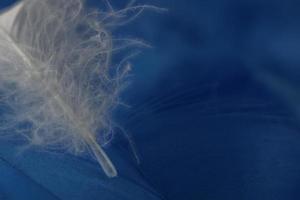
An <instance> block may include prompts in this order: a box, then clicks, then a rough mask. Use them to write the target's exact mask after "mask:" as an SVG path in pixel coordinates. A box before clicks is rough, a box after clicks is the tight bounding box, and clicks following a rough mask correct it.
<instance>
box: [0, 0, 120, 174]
mask: <svg viewBox="0 0 300 200" xmlns="http://www.w3.org/2000/svg"><path fill="white" fill-rule="evenodd" d="M103 18H104V17H103V16H102V18H101V15H100V14H99V13H98V14H96V12H92V13H85V11H84V9H83V3H82V1H81V0H63V1H62V0H24V1H22V2H21V3H19V4H17V5H16V6H15V7H14V8H12V9H11V10H9V11H8V12H5V13H3V14H2V15H1V17H0V98H1V99H0V101H1V103H3V104H4V105H5V106H6V107H8V108H9V109H10V111H9V112H7V113H6V117H5V123H2V126H5V127H6V128H7V129H9V127H13V132H14V133H16V134H18V135H17V136H22V137H24V138H26V139H27V140H28V141H29V143H30V144H31V145H39V146H43V147H46V148H50V149H51V148H63V149H67V150H69V151H70V152H72V153H75V154H80V153H82V152H85V151H86V150H89V151H92V153H93V154H94V156H95V158H96V159H97V161H98V162H99V164H100V165H101V166H102V168H103V170H104V172H105V173H106V174H107V176H109V177H114V176H116V175H117V171H116V169H115V166H114V165H113V164H112V162H111V160H110V159H109V157H108V156H107V154H106V153H105V152H104V151H103V149H102V148H101V145H100V144H99V143H105V142H107V140H109V137H108V136H109V135H110V134H111V129H112V127H111V122H110V118H111V117H110V113H111V110H112V109H113V108H114V106H115V105H116V104H117V97H118V92H119V90H120V87H121V84H120V80H121V79H122V76H124V74H126V71H125V70H126V69H125V68H124V70H123V71H120V69H118V70H117V69H115V68H113V67H112V65H111V64H110V57H111V53H112V51H113V46H112V39H111V35H110V33H109V32H108V31H107V30H106V29H105V28H104V25H103V24H102V23H100V22H101V21H104V20H101V19H103ZM99 136H100V137H99ZM97 138H100V141H97Z"/></svg>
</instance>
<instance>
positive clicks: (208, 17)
mask: <svg viewBox="0 0 300 200" xmlns="http://www.w3.org/2000/svg"><path fill="white" fill-rule="evenodd" d="M6 2H7V3H6ZM88 2H89V3H90V4H91V5H93V6H97V5H98V2H99V1H88ZM111 2H112V4H113V5H116V6H117V7H121V6H122V5H124V2H123V1H117V0H112V1H111ZM145 2H146V3H148V4H154V5H158V6H160V7H165V8H168V12H164V13H160V14H159V13H156V12H152V11H149V12H145V13H144V14H143V15H142V16H141V17H140V18H138V19H137V20H136V21H135V22H133V23H130V24H128V25H127V26H126V27H121V28H120V29H119V30H118V31H117V32H116V34H117V36H120V37H122V36H134V37H136V38H142V39H143V40H145V41H147V42H148V43H150V44H151V45H152V46H153V48H151V49H145V50H143V51H142V53H141V54H140V55H139V56H137V57H136V58H134V59H133V60H132V63H133V64H134V68H133V71H132V76H131V77H130V85H129V86H128V88H127V89H126V90H125V91H124V92H123V100H124V102H126V103H127V104H129V105H130V106H131V107H130V108H121V109H120V110H118V112H117V113H116V119H117V120H118V122H119V124H121V125H122V127H123V128H124V129H125V130H126V131H127V132H128V133H130V134H131V135H132V137H133V139H134V141H135V143H136V146H137V149H138V153H139V157H140V159H141V165H140V166H138V167H136V170H137V171H139V173H141V174H142V175H141V176H142V177H143V179H144V180H146V181H147V182H148V183H149V184H150V185H151V186H152V187H153V188H154V189H155V190H156V191H157V192H158V193H160V194H161V195H162V196H163V198H165V199H172V200H177V199H178V200H182V199H186V200H199V199H207V200H217V199H218V200H225V199H226V200H227V199H228V200H232V199H238V200H240V199H242V200H248V199H249V200H253V199H255V200H262V199H264V200H297V199H299V198H300V134H299V120H300V119H299V116H300V115H299V112H300V111H299V102H300V96H299V95H298V93H299V92H298V91H300V88H299V86H300V78H299V77H300V76H299V75H300V69H299V67H300V65H299V64H300V56H299V54H300V51H299V50H300V49H299V48H300V37H299V35H300V34H299V33H300V14H299V8H300V5H299V4H300V2H299V1H294V0H285V1H283V0H272V1H271V0H265V1H262V0H243V1H241V0H189V1H180V0H151V1H150V0H149V1H139V2H138V3H141V4H142V3H145ZM8 3H9V1H1V6H4V5H6V4H8ZM115 143H116V145H121V146H122V145H123V146H126V141H125V140H124V141H123V140H122V139H119V140H118V141H116V142H115ZM128 157H129V160H130V156H128ZM0 161H1V160H0ZM0 164H1V162H0ZM0 166H2V165H0ZM3 166H4V165H3ZM4 167H5V166H4ZM0 173H1V171H0ZM4 177H5V175H4ZM1 178H2V177H1ZM2 180H4V179H2ZM20 184H23V183H22V182H20ZM24 184H26V183H24ZM4 185H5V184H4ZM6 185H7V184H6ZM123 186H124V185H122V184H120V185H119V187H123ZM1 189H2V188H1V187H0V194H1ZM119 189H120V190H122V188H119ZM115 190H116V191H117V190H118V188H115ZM69 191H70V192H71V191H72V190H69ZM36 194H37V195H38V193H36ZM0 199H1V195H0Z"/></svg>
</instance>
